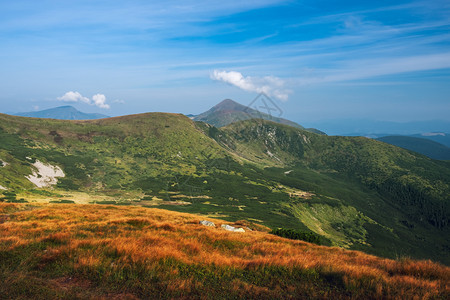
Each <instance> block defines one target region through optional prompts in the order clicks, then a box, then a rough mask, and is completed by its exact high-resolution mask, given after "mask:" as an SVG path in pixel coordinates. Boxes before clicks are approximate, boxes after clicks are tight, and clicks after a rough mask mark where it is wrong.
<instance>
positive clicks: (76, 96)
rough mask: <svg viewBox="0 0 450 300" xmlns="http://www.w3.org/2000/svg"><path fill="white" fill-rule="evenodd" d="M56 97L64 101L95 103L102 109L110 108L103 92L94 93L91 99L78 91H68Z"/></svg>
mask: <svg viewBox="0 0 450 300" xmlns="http://www.w3.org/2000/svg"><path fill="white" fill-rule="evenodd" d="M56 99H58V100H59V101H64V102H83V103H87V104H90V105H95V106H97V107H100V108H104V109H109V108H111V107H110V106H109V104H106V96H105V95H103V94H96V95H94V96H92V99H89V98H87V97H84V96H83V95H81V94H80V93H78V92H72V91H70V92H67V93H65V94H64V95H62V96H61V97H58V98H56Z"/></svg>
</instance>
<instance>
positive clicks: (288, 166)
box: [0, 113, 450, 264]
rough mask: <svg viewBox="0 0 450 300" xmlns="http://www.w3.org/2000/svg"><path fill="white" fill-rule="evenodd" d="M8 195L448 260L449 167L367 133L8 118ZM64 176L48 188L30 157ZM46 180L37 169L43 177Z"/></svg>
mask: <svg viewBox="0 0 450 300" xmlns="http://www.w3.org/2000/svg"><path fill="white" fill-rule="evenodd" d="M0 141H1V142H0V159H1V160H2V161H3V162H5V163H6V164H4V166H3V167H1V168H0V185H1V186H2V187H4V188H5V189H4V190H2V191H1V192H2V193H3V201H4V202H25V203H30V204H32V203H48V202H52V203H67V204H69V203H72V204H73V205H78V204H113V205H120V206H123V205H125V206H140V207H144V208H146V207H158V208H163V209H167V210H172V211H177V212H183V213H194V214H197V215H204V216H207V217H213V218H220V219H224V220H227V221H230V222H234V221H237V220H246V221H248V222H251V223H254V224H259V225H263V226H266V227H268V228H271V229H276V228H287V229H294V230H299V231H303V232H309V233H311V234H315V235H317V236H318V237H319V238H320V241H321V243H322V244H323V245H328V246H338V247H342V248H347V249H354V250H361V251H364V252H366V253H371V254H375V255H378V256H384V257H388V258H400V257H405V256H406V257H412V258H416V259H432V260H435V261H439V262H442V263H445V264H449V263H450V261H449V257H448V255H447V253H448V249H450V241H449V238H448V235H446V234H444V233H445V232H448V226H449V224H448V221H449V219H448V216H449V215H450V213H449V195H450V192H449V189H450V188H449V182H450V165H449V163H448V162H444V161H435V160H432V159H428V158H426V157H424V156H421V155H416V154H414V153H412V152H409V151H406V150H403V149H400V148H397V147H394V146H391V145H388V144H385V143H381V142H378V141H375V140H371V139H367V138H362V137H329V136H326V135H320V134H316V133H314V132H310V131H305V130H303V129H301V128H294V127H291V126H288V125H283V124H278V123H274V122H272V121H269V120H262V119H251V120H244V121H239V122H235V123H232V124H230V125H227V126H225V127H221V128H216V127H214V126H212V125H209V124H207V123H203V122H195V121H192V120H190V119H189V118H187V117H185V116H183V115H178V114H169V113H147V114H139V115H129V116H123V117H115V118H107V119H99V120H85V121H65V120H51V119H34V118H23V117H15V116H8V115H0ZM36 162H40V163H42V164H45V165H48V166H52V167H54V168H60V169H61V171H62V172H63V173H64V177H62V176H59V177H55V180H56V181H55V182H54V183H55V184H51V185H48V186H47V187H42V188H39V187H38V186H36V184H33V182H32V181H30V180H29V179H27V176H32V174H33V172H36V171H37V170H36V167H35V166H33V164H36ZM38 177H39V175H38Z"/></svg>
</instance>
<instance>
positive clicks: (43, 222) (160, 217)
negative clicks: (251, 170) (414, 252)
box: [0, 203, 450, 299]
mask: <svg viewBox="0 0 450 300" xmlns="http://www.w3.org/2000/svg"><path fill="white" fill-rule="evenodd" d="M202 219H204V218H203V217H201V216H197V215H191V214H182V213H176V212H170V211H166V210H161V209H155V208H143V207H121V206H108V205H74V204H48V205H30V204H7V203H0V282H1V284H0V298H1V299H3V298H4V299H11V298H12V299H29V298H33V299H54V298H77V299H79V298H81V299H83V298H85V299H92V298H94V299H102V298H104V299H110V298H112V299H138V298H144V299H149V298H152V299H154V298H186V299H187V298H189V299H190V298H201V299H222V298H231V299H233V298H257V299H265V298H270V299H273V298H296V299H298V298H308V299H310V298H319V299H320V298H324V299H325V298H334V299H336V298H337V299H339V298H361V299H371V298H372V299H386V298H392V299H449V298H450V284H449V283H450V268H449V267H446V266H443V265H440V264H437V263H434V262H431V261H414V260H409V259H403V260H398V261H395V260H390V259H383V258H378V257H375V256H371V255H367V254H364V253H362V252H357V251H348V250H343V249H340V248H331V247H325V246H317V245H313V244H309V243H306V242H302V241H293V240H288V239H284V238H280V237H277V236H274V235H271V234H268V233H266V232H262V231H257V230H253V231H248V230H247V231H246V232H245V233H237V232H228V231H225V230H223V229H221V228H220V225H221V224H228V222H225V221H220V220H212V219H211V221H213V222H215V223H216V225H219V228H210V227H206V226H202V225H200V224H199V221H200V220H202Z"/></svg>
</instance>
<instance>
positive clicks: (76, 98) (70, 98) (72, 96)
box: [58, 91, 91, 103]
mask: <svg viewBox="0 0 450 300" xmlns="http://www.w3.org/2000/svg"><path fill="white" fill-rule="evenodd" d="M58 100H60V101H64V102H84V103H91V100H89V98H86V97H83V96H82V95H81V94H80V93H78V92H72V91H70V92H67V93H65V94H64V95H63V96H61V97H58Z"/></svg>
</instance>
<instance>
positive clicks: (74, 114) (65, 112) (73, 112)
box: [16, 105, 108, 120]
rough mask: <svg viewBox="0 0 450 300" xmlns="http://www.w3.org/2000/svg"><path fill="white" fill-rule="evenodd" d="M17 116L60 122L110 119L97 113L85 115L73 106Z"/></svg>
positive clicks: (18, 114)
mask: <svg viewBox="0 0 450 300" xmlns="http://www.w3.org/2000/svg"><path fill="white" fill-rule="evenodd" d="M16 116H21V117H30V118H47V119H59V120H93V119H103V118H108V116H106V115H103V114H97V113H84V112H81V111H79V110H77V109H76V108H75V107H73V106H69V105H68V106H60V107H55V108H50V109H45V110H40V111H32V112H23V113H17V114H16Z"/></svg>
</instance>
